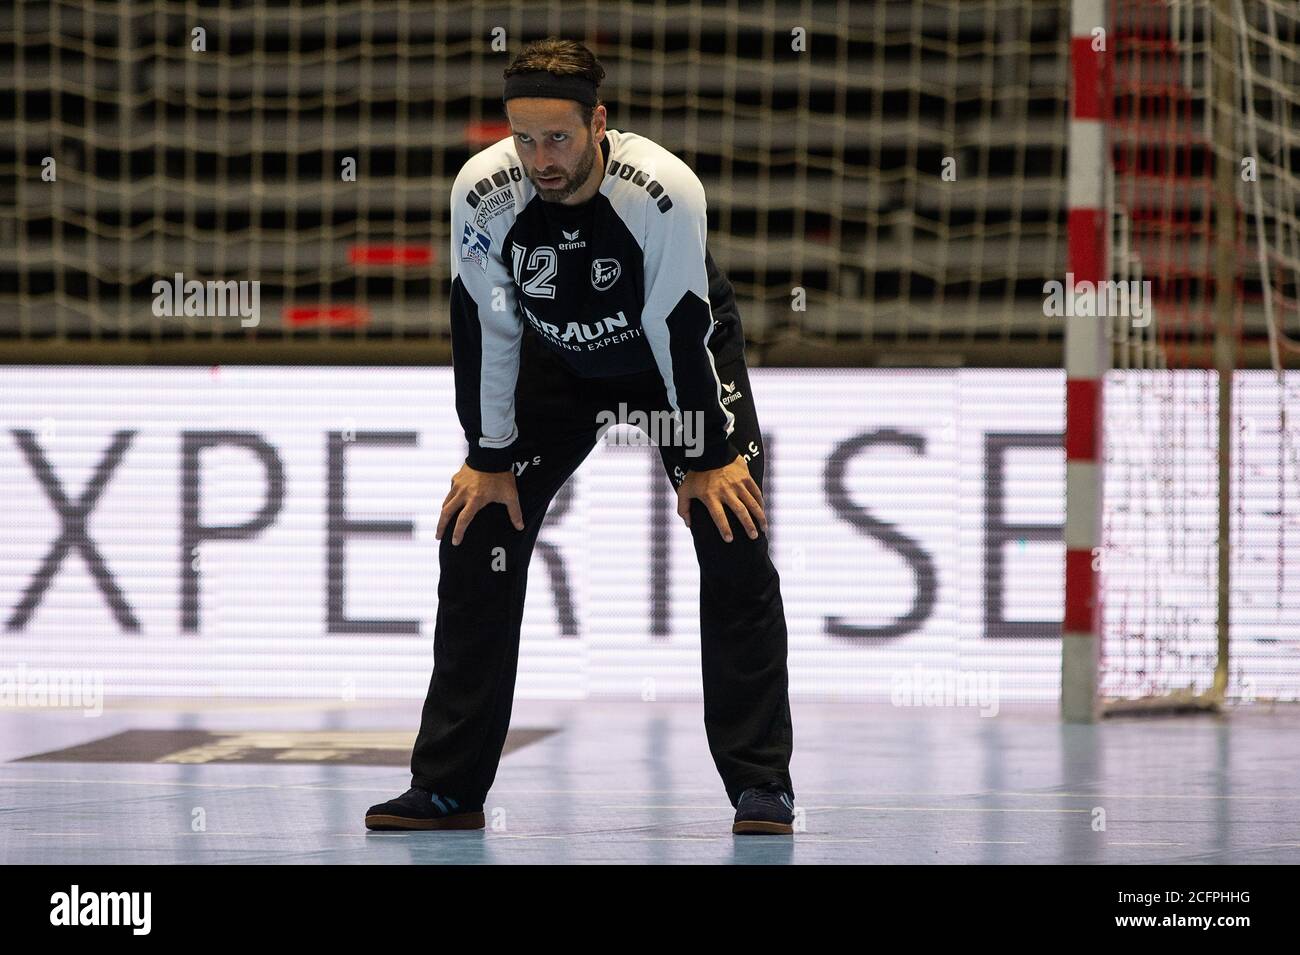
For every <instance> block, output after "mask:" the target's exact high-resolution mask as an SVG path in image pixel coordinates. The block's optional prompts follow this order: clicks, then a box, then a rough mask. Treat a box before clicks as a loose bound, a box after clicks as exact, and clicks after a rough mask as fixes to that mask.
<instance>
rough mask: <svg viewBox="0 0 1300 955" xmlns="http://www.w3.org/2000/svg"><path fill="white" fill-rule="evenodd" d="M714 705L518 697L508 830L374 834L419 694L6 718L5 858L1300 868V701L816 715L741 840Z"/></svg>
mask: <svg viewBox="0 0 1300 955" xmlns="http://www.w3.org/2000/svg"><path fill="white" fill-rule="evenodd" d="M701 713H702V711H701V706H700V704H698V703H665V702H655V703H611V702H592V701H585V702H565V703H543V702H533V701H520V702H518V703H517V704H516V707H515V716H514V722H513V724H512V725H513V729H512V739H511V741H510V743H509V744H508V746H509V749H508V751H507V753H506V755H505V757H504V758H503V760H502V763H501V771H500V773H499V775H498V777H497V782H496V786H495V787H494V789H493V790H492V792H491V794H490V796H489V798H488V803H487V806H486V812H487V814H488V829H486V830H485V831H482V832H471V833H465V832H460V833H367V832H366V831H365V829H364V827H363V826H362V816H363V814H364V811H365V809H366V807H367V806H369V805H370V804H372V803H375V802H380V801H382V800H384V799H387V798H390V797H392V796H395V795H397V794H398V793H400V792H402V791H403V790H405V789H406V787H407V785H408V781H409V775H408V772H407V764H406V760H407V758H408V756H409V747H410V743H411V740H412V739H413V737H414V732H415V728H416V725H417V723H418V718H419V702H418V701H410V702H403V703H401V704H394V703H386V704H383V705H362V704H356V703H352V704H346V703H341V702H334V703H321V702H274V703H272V702H258V701H235V700H212V701H196V700H190V701H178V700H135V701H119V702H118V703H117V705H114V706H107V707H105V709H104V711H103V713H102V715H100V716H98V717H94V718H88V717H86V716H83V714H82V713H81V711H79V710H67V709H14V708H6V709H0V819H2V820H3V822H2V823H0V863H3V864H12V863H67V864H77V863H204V864H212V863H218V864H219V863H259V864H260V863H406V862H412V863H440V862H473V863H477V862H484V863H500V862H507V863H550V862H558V863H587V862H665V863H667V862H700V863H789V862H799V863H817V862H863V863H1083V864H1094V863H1107V864H1114V863H1117V864H1125V863H1148V864H1150V863H1249V864H1259V863H1296V862H1300V707H1297V706H1295V705H1290V706H1286V705H1280V706H1274V707H1270V706H1267V705H1260V704H1257V705H1256V706H1255V707H1253V708H1251V709H1249V710H1236V711H1234V712H1233V713H1231V714H1230V715H1228V716H1226V717H1215V716H1194V717H1178V718H1169V717H1162V718H1152V717H1130V718H1125V719H1121V720H1109V721H1107V722H1104V723H1102V724H1099V725H1095V726H1065V725H1062V724H1061V723H1060V722H1059V720H1058V719H1057V714H1056V710H1055V708H1054V707H1050V706H1027V705H1021V706H1019V707H1010V706H1005V705H1004V706H1003V707H1002V708H1001V711H1000V713H999V714H998V715H997V716H996V717H994V718H983V717H981V716H979V714H978V712H977V711H975V710H965V709H953V708H935V709H924V708H895V707H891V706H889V705H859V704H796V705H795V707H794V730H795V747H796V753H795V761H794V765H793V767H792V771H793V775H794V779H795V786H796V804H797V806H798V807H799V808H800V809H801V811H802V816H801V820H800V824H801V825H802V826H803V831H801V832H799V833H798V834H797V835H795V836H794V837H793V838H791V837H754V836H749V837H746V836H733V835H731V832H730V820H731V808H730V806H729V804H728V803H727V801H726V798H725V796H724V794H723V792H722V789H721V786H720V784H719V782H718V779H717V776H716V774H715V772H714V769H713V764H712V761H711V759H710V757H709V753H708V750H707V747H706V744H705V739H704V731H703V726H702V723H701ZM31 757H38V758H35V759H33V758H31ZM1098 810H1100V811H1101V812H1104V828H1100V827H1099V826H1098V823H1099V822H1100V821H1102V815H1101V814H1100V813H1099V812H1098Z"/></svg>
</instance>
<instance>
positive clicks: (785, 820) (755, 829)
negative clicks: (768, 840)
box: [731, 783, 794, 836]
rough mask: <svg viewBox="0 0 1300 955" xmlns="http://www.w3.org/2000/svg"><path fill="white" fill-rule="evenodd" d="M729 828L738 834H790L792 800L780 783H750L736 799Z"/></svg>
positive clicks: (792, 815)
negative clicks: (732, 819) (733, 815)
mask: <svg viewBox="0 0 1300 955" xmlns="http://www.w3.org/2000/svg"><path fill="white" fill-rule="evenodd" d="M731 831H732V832H733V833H736V834H738V835H776V836H788V835H793V834H794V800H793V799H791V798H790V794H789V793H788V792H786V791H785V787H784V786H783V785H781V784H780V783H764V784H763V785H761V786H751V787H750V788H749V789H746V790H745V791H744V792H743V793H741V794H740V799H739V800H737V802H736V821H735V822H734V823H732V826H731Z"/></svg>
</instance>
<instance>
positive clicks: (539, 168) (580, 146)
mask: <svg viewBox="0 0 1300 955" xmlns="http://www.w3.org/2000/svg"><path fill="white" fill-rule="evenodd" d="M581 109H582V107H580V106H579V105H578V104H577V103H575V102H573V101H572V100H566V99H550V98H544V97H518V98H516V99H512V100H510V101H509V102H507V103H506V116H507V117H508V118H509V120H510V129H511V131H512V132H513V133H514V137H515V150H516V151H517V152H518V153H519V159H520V161H521V162H522V163H523V165H524V174H525V175H526V176H527V177H528V178H529V180H531V182H532V184H533V185H534V186H535V187H536V188H537V194H538V195H539V196H540V197H541V198H542V199H543V200H545V201H546V202H562V201H564V200H565V199H567V198H569V197H570V196H572V195H573V194H574V193H575V192H577V191H578V190H579V189H581V188H582V187H583V185H584V184H585V183H586V182H587V179H588V178H590V176H591V170H592V167H593V166H594V165H595V164H596V154H597V152H598V150H599V147H598V145H597V142H598V140H597V138H596V136H597V134H598V133H603V132H604V112H605V110H604V107H603V106H598V107H596V113H595V115H593V116H592V127H593V128H588V127H587V126H586V125H585V124H584V123H583V121H582V113H581Z"/></svg>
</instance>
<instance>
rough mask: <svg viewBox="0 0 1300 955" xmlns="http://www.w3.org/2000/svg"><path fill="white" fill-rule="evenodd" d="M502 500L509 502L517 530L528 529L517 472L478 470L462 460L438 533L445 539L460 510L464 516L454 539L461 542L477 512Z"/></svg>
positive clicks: (438, 535)
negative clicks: (446, 531) (448, 526)
mask: <svg viewBox="0 0 1300 955" xmlns="http://www.w3.org/2000/svg"><path fill="white" fill-rule="evenodd" d="M494 503H500V504H504V505H505V506H506V511H507V513H509V515H510V520H511V522H512V523H513V524H514V525H515V530H517V531H522V530H523V529H524V514H523V510H522V508H520V506H519V489H518V488H517V487H516V486H515V472H514V471H513V470H509V471H475V470H474V469H473V468H472V467H470V466H469V465H468V464H462V465H461V467H460V470H459V471H457V472H456V474H455V476H454V477H453V478H452V479H451V490H450V491H448V492H447V497H446V498H445V499H444V500H443V502H442V513H441V514H440V515H439V516H438V533H437V534H436V535H435V536H436V537H437V538H438V540H442V535H443V532H444V531H445V530H446V529H447V524H448V523H449V522H450V521H451V519H452V517H453V516H454V515H455V513H456V512H457V511H460V517H459V518H458V519H457V520H456V527H455V528H454V529H453V530H452V534H451V542H452V544H453V545H457V544H459V543H460V542H461V541H462V540H464V538H465V528H467V527H469V522H470V521H472V520H474V515H475V514H477V513H478V512H479V511H481V510H483V508H485V507H486V506H487V505H489V504H494Z"/></svg>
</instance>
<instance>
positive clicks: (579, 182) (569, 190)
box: [529, 135, 596, 202]
mask: <svg viewBox="0 0 1300 955" xmlns="http://www.w3.org/2000/svg"><path fill="white" fill-rule="evenodd" d="M587 141H588V143H590V142H591V138H590V135H588V139H587ZM595 165H596V150H595V149H589V150H587V152H586V153H584V154H583V157H582V159H580V160H579V161H578V166H577V168H576V169H574V170H573V172H572V173H571V174H570V173H566V172H563V171H561V172H559V173H558V175H560V176H562V177H563V181H562V182H561V183H560V185H558V186H554V187H552V188H550V189H548V188H546V187H545V186H542V185H540V184H538V182H537V173H536V171H534V172H533V173H532V175H530V176H529V178H530V179H531V180H532V181H533V187H534V188H535V189H536V190H537V194H538V195H540V196H541V197H542V199H543V200H545V201H546V202H560V201H562V200H564V199H567V198H569V196H571V195H573V194H574V193H575V192H577V191H578V190H579V189H581V188H582V186H583V183H585V182H586V181H587V178H588V177H589V176H590V175H591V169H592V167H593V166H595Z"/></svg>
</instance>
